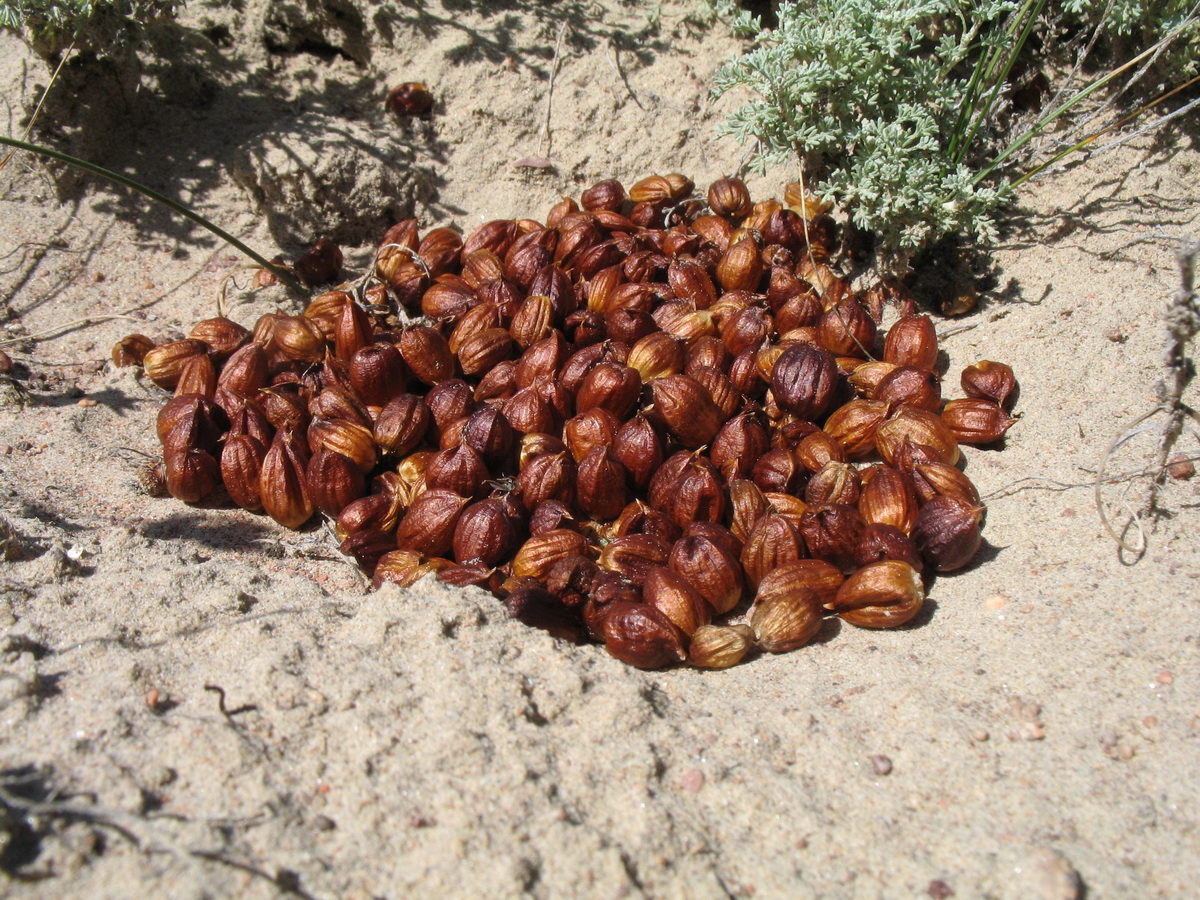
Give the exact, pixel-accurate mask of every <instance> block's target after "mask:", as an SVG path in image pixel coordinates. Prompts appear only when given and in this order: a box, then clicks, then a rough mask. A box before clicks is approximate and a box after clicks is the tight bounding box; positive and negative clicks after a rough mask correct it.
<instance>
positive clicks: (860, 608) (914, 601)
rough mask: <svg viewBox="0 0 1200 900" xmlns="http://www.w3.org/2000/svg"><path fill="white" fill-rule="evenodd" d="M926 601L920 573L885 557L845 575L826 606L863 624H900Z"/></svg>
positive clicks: (872, 626)
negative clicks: (842, 582)
mask: <svg viewBox="0 0 1200 900" xmlns="http://www.w3.org/2000/svg"><path fill="white" fill-rule="evenodd" d="M924 602H925V588H924V586H923V585H922V584H921V576H920V575H919V574H917V572H916V570H915V569H913V567H912V566H910V565H909V564H908V563H906V562H900V561H898V560H885V561H883V562H877V563H872V564H870V565H868V566H865V567H864V568H862V569H859V570H858V571H857V572H855V573H854V574H853V575H851V576H850V577H849V578H847V579H846V583H845V584H843V585H842V586H841V587H840V588H839V589H838V592H837V597H835V598H834V601H833V603H832V604H830V605H828V606H827V607H826V608H827V609H830V610H832V611H833V612H835V613H837V614H838V616H839V617H841V618H842V619H845V620H846V621H847V622H849V623H850V624H851V625H857V626H858V627H860V628H897V627H899V626H900V625H903V624H904V623H905V622H908V621H909V620H911V619H912V617H913V616H915V615H916V614H917V613H918V612H919V611H920V609H921V604H922V603H924Z"/></svg>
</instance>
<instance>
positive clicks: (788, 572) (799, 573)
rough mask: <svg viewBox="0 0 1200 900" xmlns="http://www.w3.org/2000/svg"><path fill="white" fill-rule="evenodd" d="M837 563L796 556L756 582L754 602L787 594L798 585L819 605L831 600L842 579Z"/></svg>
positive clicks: (843, 578)
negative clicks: (797, 557) (835, 564)
mask: <svg viewBox="0 0 1200 900" xmlns="http://www.w3.org/2000/svg"><path fill="white" fill-rule="evenodd" d="M845 580H846V576H844V575H843V574H842V573H841V571H840V570H839V569H838V568H837V566H834V565H832V564H831V563H827V562H825V560H823V559H797V560H793V561H792V562H788V563H784V564H783V565H780V566H778V567H776V568H774V569H772V570H771V571H770V572H768V573H767V575H766V576H765V577H764V578H763V580H762V581H761V582H760V583H759V585H758V592H757V593H756V594H755V595H754V602H755V603H761V602H762V601H764V600H767V599H770V598H771V597H774V596H775V595H777V594H788V593H791V592H793V591H795V590H796V589H797V588H803V589H805V590H807V591H811V592H812V593H813V595H814V596H815V597H816V599H817V601H818V602H819V603H820V604H821V605H825V604H828V603H832V602H833V600H834V598H835V597H836V596H837V592H838V589H839V588H841V586H842V584H843V583H844V582H845Z"/></svg>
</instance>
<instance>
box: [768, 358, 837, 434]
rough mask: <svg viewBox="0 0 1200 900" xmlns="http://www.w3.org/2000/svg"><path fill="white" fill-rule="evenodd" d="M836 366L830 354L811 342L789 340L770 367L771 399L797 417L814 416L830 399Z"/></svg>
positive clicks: (813, 417) (823, 408)
mask: <svg viewBox="0 0 1200 900" xmlns="http://www.w3.org/2000/svg"><path fill="white" fill-rule="evenodd" d="M837 382H838V369H837V363H836V362H834V358H833V354H831V353H830V352H829V351H828V350H826V349H825V348H824V347H818V346H816V345H815V344H803V343H801V344H793V345H792V346H790V347H788V348H786V349H785V350H784V351H783V352H782V353H781V354H780V355H779V358H778V359H777V360H776V361H775V365H774V367H773V368H772V369H771V391H772V393H773V394H774V395H775V402H776V403H778V404H779V406H780V407H781V408H782V409H784V410H786V411H787V412H790V413H792V414H793V415H794V416H796V417H797V418H799V419H805V420H807V421H810V422H813V421H816V420H818V419H819V418H820V417H821V416H822V415H824V414H825V412H826V410H828V409H829V406H830V404H832V403H833V398H834V393H835V391H836V389H837Z"/></svg>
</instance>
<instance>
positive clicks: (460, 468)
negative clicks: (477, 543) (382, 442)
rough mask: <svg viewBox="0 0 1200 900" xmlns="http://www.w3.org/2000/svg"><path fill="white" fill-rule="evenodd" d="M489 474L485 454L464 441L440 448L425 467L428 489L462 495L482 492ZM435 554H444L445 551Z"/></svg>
mask: <svg viewBox="0 0 1200 900" xmlns="http://www.w3.org/2000/svg"><path fill="white" fill-rule="evenodd" d="M488 477H489V472H488V469H487V465H486V464H485V463H484V461H483V457H482V456H480V455H479V453H478V451H476V450H475V449H474V448H473V447H471V446H470V445H469V444H464V443H460V444H458V445H457V446H455V447H452V448H450V449H448V450H439V451H438V452H437V453H435V454H434V455H433V458H432V459H430V460H429V464H428V466H426V468H425V486H426V487H427V488H429V489H430V490H442V491H451V492H453V493H455V494H458V496H460V497H474V496H476V495H478V494H479V493H480V492H481V491H482V489H483V487H484V483H485V482H486V480H487V479H488ZM434 555H435V556H442V555H444V553H436V554H434ZM459 562H463V560H459Z"/></svg>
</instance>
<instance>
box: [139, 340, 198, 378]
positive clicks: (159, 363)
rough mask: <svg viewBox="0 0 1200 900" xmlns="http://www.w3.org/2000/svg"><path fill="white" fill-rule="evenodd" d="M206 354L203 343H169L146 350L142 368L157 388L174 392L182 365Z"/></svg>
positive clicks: (195, 341)
mask: <svg viewBox="0 0 1200 900" xmlns="http://www.w3.org/2000/svg"><path fill="white" fill-rule="evenodd" d="M207 353H208V344H206V343H204V341H197V340H191V339H186V340H182V341H171V342H169V343H166V344H159V345H158V346H157V347H152V348H150V349H149V350H147V351H146V352H145V353H144V354H143V356H142V366H143V368H144V369H145V370H146V376H147V377H148V378H149V379H150V380H151V381H153V382H154V383H155V384H157V385H158V386H159V387H162V388H166V389H167V390H174V389H175V385H177V384H178V383H179V377H180V375H182V374H183V367H184V364H185V363H186V362H187V361H188V360H189V359H191V358H192V357H195V356H203V355H205V354H207Z"/></svg>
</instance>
